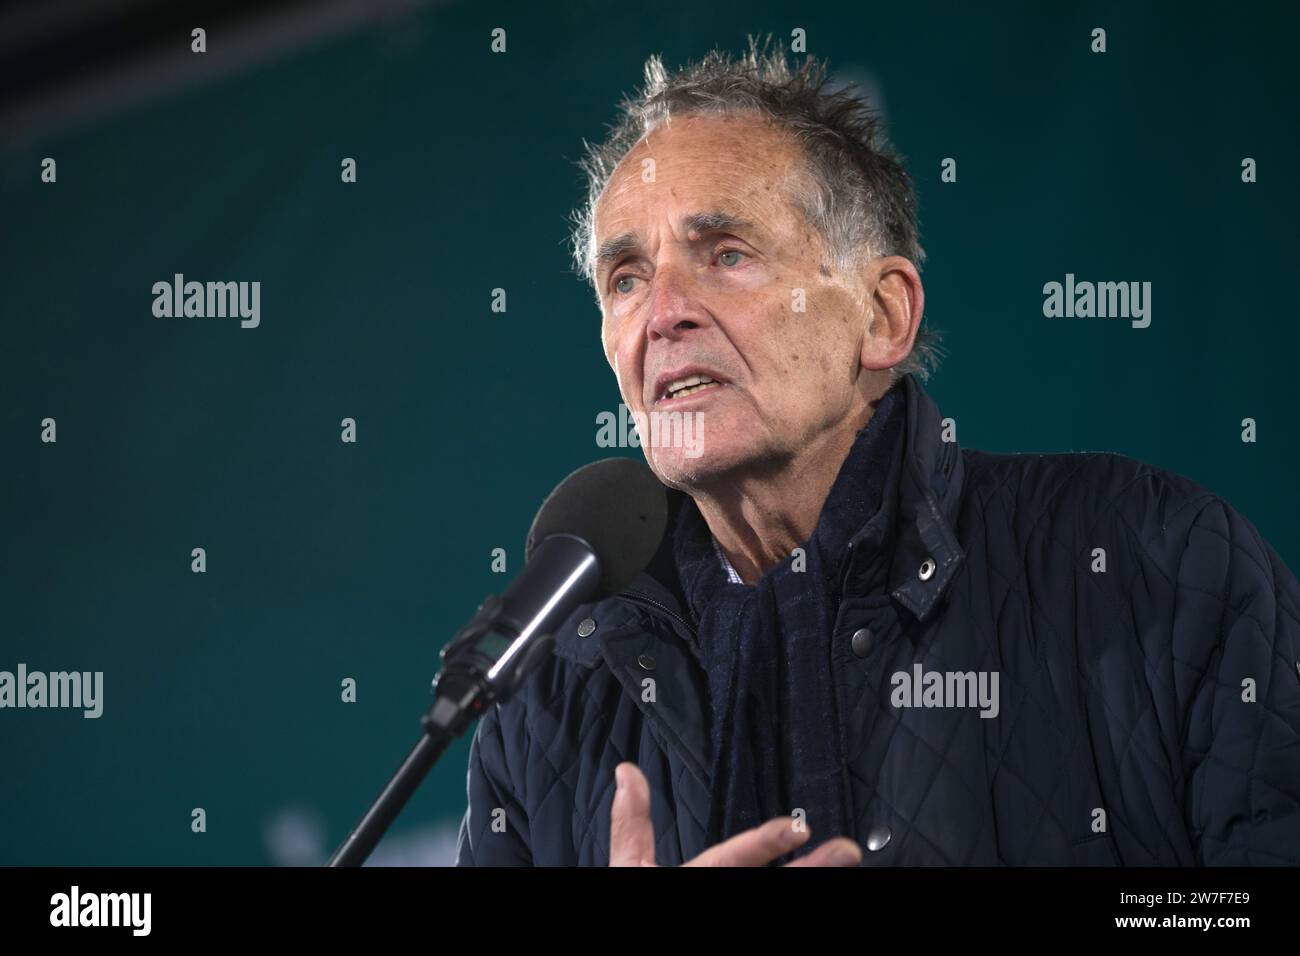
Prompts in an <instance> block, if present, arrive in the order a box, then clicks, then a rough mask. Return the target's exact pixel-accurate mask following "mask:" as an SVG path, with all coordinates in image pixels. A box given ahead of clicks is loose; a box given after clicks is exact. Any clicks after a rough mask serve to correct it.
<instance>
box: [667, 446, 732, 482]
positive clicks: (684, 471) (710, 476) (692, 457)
mask: <svg viewBox="0 0 1300 956" xmlns="http://www.w3.org/2000/svg"><path fill="white" fill-rule="evenodd" d="M647 451H648V452H651V453H652V454H653V457H651V454H647V455H646V461H647V462H648V463H649V465H650V470H651V471H653V472H654V473H655V475H656V476H657V477H658V478H659V480H660V481H662V482H663V483H664V484H665V485H667V486H668V487H670V488H676V489H677V490H678V491H686V492H689V491H690V490H691V489H692V488H698V487H700V486H702V485H704V484H707V483H708V482H710V481H712V480H715V479H717V478H718V477H720V476H722V475H724V474H726V473H727V472H729V471H731V470H733V469H734V468H736V467H737V466H739V465H741V464H743V462H742V461H740V460H733V459H734V458H735V457H736V456H733V455H728V454H725V453H723V450H722V449H703V450H700V449H687V448H656V449H647ZM696 451H702V453H700V454H696Z"/></svg>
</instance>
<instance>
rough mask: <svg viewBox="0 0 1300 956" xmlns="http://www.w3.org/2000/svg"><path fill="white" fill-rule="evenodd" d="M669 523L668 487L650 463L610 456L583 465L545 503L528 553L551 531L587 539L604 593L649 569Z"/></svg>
mask: <svg viewBox="0 0 1300 956" xmlns="http://www.w3.org/2000/svg"><path fill="white" fill-rule="evenodd" d="M667 524H668V496H667V491H666V489H665V488H664V486H663V484H662V483H661V482H660V481H659V479H658V478H656V477H655V474H654V472H652V471H651V470H650V468H649V467H648V466H647V465H646V464H645V462H643V461H639V460H636V459H633V458H605V459H602V460H601V461H594V462H592V463H591V464H589V465H583V466H582V467H581V468H579V469H578V470H577V471H575V472H574V473H573V474H571V475H569V477H567V478H565V479H564V480H563V481H562V482H560V483H559V484H558V485H556V487H555V490H554V491H552V492H551V493H550V495H548V496H547V498H546V500H545V501H544V502H542V507H541V508H540V509H539V510H538V512H537V517H536V518H534V519H533V526H532V527H531V528H529V529H528V540H527V542H526V543H525V546H524V558H525V560H527V559H528V558H531V557H532V554H533V550H534V549H535V548H536V547H537V546H538V545H539V544H541V543H542V541H543V540H544V539H545V538H546V537H547V536H549V535H553V534H571V535H575V536H577V537H579V538H582V539H583V540H584V541H586V542H587V543H588V544H589V545H591V548H592V550H593V551H595V552H596V555H597V557H599V558H600V567H601V577H600V587H601V597H605V596H608V595H610V594H616V593H618V592H619V591H621V590H623V588H625V587H627V586H628V585H629V584H631V583H632V579H633V578H635V577H636V576H637V575H638V574H640V573H641V572H642V571H643V570H645V568H646V566H647V565H648V564H649V563H650V559H651V558H653V557H654V555H655V551H657V550H658V548H659V544H660V542H661V541H662V540H663V536H664V529H665V527H666V526H667Z"/></svg>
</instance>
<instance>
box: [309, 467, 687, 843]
mask: <svg viewBox="0 0 1300 956" xmlns="http://www.w3.org/2000/svg"><path fill="white" fill-rule="evenodd" d="M667 523H668V498H667V494H666V492H665V489H664V486H663V484H661V483H660V481H659V479H658V478H656V477H655V476H654V473H653V472H652V471H651V470H650V469H649V468H648V467H647V466H646V465H645V463H644V462H641V461H637V460H634V459H631V458H607V459H604V460H602V461H597V462H592V463H591V464H590V465H585V466H583V467H582V468H579V469H578V470H577V471H575V472H573V473H572V474H571V475H569V477H567V478H565V479H564V481H562V482H560V483H559V485H557V486H556V488H555V490H554V491H552V492H551V493H550V495H549V496H547V498H546V501H544V502H543V503H542V507H541V509H540V510H539V511H538V512H537V517H536V518H534V519H533V525H532V527H531V528H530V529H529V531H528V537H527V540H526V541H525V545H524V561H525V564H524V568H523V570H522V571H520V572H519V576H518V577H516V578H515V580H514V581H512V582H511V583H510V585H509V586H508V587H507V588H506V590H505V592H504V593H503V594H501V595H499V596H498V595H493V596H491V597H488V598H487V599H486V600H485V601H484V602H483V603H482V604H480V605H479V608H478V611H477V612H476V613H475V615H474V617H473V619H472V620H470V622H469V623H468V624H466V625H465V626H464V627H463V628H461V629H460V630H459V631H458V632H457V633H456V635H455V636H454V637H453V638H452V639H451V641H450V642H449V643H448V644H447V646H446V647H444V648H443V649H442V652H441V655H440V656H441V658H442V668H441V669H440V670H439V672H438V675H437V676H436V677H435V678H434V679H433V692H434V702H433V706H432V707H431V708H430V709H429V711H428V713H426V714H425V715H424V718H423V720H422V721H421V723H422V725H423V727H424V734H423V735H422V736H421V738H420V741H419V743H417V744H416V745H415V748H414V749H413V750H412V751H411V753H410V755H409V756H408V757H407V758H406V760H405V761H404V762H403V764H402V766H401V767H399V768H398V771H397V773H396V774H394V775H393V778H392V779H391V780H390V781H389V782H388V786H386V787H385V788H384V790H383V792H382V793H381V794H380V795H379V797H378V799H376V800H375V802H374V804H373V805H372V806H371V807H370V810H369V811H368V812H367V813H366V815H365V816H364V817H362V819H361V822H360V823H358V824H357V825H356V827H354V828H353V830H352V833H351V834H350V835H349V836H348V838H347V840H345V841H344V842H343V844H342V845H341V846H340V847H339V848H338V850H336V851H335V853H334V856H333V857H331V858H330V861H329V863H328V864H327V865H328V866H332V867H334V866H359V865H360V864H361V863H363V862H365V859H366V857H368V856H369V855H370V851H371V850H373V849H374V847H375V844H376V843H378V842H379V839H380V837H382V836H383V834H384V832H385V831H386V830H387V829H388V827H389V826H390V825H391V824H392V822H393V820H395V819H396V818H397V815H398V813H400V812H401V809H402V807H403V806H405V805H406V802H407V800H409V799H410V797H411V794H412V793H414V792H415V790H416V788H417V787H418V786H419V785H420V781H421V780H423V779H424V776H425V775H426V774H427V773H428V772H429V769H430V768H431V767H432V766H433V765H434V763H435V762H436V761H437V759H438V757H440V756H441V755H442V753H443V751H444V750H446V748H447V745H448V744H449V743H450V742H451V741H452V740H454V739H455V738H456V737H458V736H460V734H462V733H464V731H465V730H466V729H467V728H468V727H469V726H470V724H472V723H473V722H474V720H476V719H477V718H478V717H479V716H480V715H482V714H483V712H484V711H486V710H487V708H488V707H490V706H492V705H493V704H495V703H499V702H500V701H503V700H506V699H507V698H509V697H510V695H511V694H513V693H514V692H515V691H516V690H517V689H518V688H519V686H520V684H522V683H523V680H524V678H525V677H527V676H528V674H529V673H531V672H532V670H533V669H534V668H535V667H536V666H537V665H538V664H539V663H541V662H542V661H543V660H544V659H545V658H546V657H547V656H548V655H549V654H550V652H551V648H552V647H553V646H554V636H555V634H554V632H555V628H556V627H558V626H559V625H560V624H561V623H562V622H563V621H564V619H565V618H567V617H568V616H569V615H570V614H572V613H573V611H574V609H575V608H577V607H578V606H579V605H581V604H583V603H585V602H587V601H590V600H595V599H600V598H604V597H607V596H609V595H611V594H617V593H618V592H619V591H621V590H623V588H625V587H627V585H628V584H630V583H631V582H632V579H633V578H635V577H636V576H637V575H638V574H640V573H641V571H643V570H644V569H645V568H646V566H647V565H649V564H650V561H651V559H652V558H653V557H654V554H655V551H656V550H658V548H659V544H660V542H661V541H662V539H663V535H664V529H665V527H666V526H667Z"/></svg>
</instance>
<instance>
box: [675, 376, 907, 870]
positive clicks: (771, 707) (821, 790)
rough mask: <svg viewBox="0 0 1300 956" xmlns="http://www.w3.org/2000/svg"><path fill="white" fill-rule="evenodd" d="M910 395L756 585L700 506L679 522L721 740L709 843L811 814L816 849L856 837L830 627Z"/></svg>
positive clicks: (880, 412) (887, 415) (866, 437)
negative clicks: (853, 543) (727, 561)
mask: <svg viewBox="0 0 1300 956" xmlns="http://www.w3.org/2000/svg"><path fill="white" fill-rule="evenodd" d="M902 404H903V399H902V396H901V395H900V394H899V393H898V392H897V391H890V392H888V393H886V395H885V396H884V398H882V399H881V401H880V403H879V404H878V406H877V408H876V412H875V414H873V415H872V417H871V420H870V421H869V422H868V423H867V425H866V426H865V427H864V428H862V429H861V430H860V431H859V432H858V434H857V437H856V438H855V440H854V443H853V446H852V447H851V449H850V451H849V453H848V456H847V457H846V458H845V461H844V464H843V465H842V467H841V469H840V473H839V475H838V477H837V478H836V480H835V483H834V484H833V485H832V487H831V490H830V494H829V495H828V496H827V499H826V502H825V504H824V505H823V507H822V512H821V515H820V517H819V519H818V523H817V527H816V530H815V531H814V532H813V535H812V538H811V539H810V540H809V541H808V542H807V543H806V544H805V545H804V546H803V548H804V551H805V554H806V562H807V566H806V568H804V569H803V570H796V567H797V564H796V562H795V561H793V560H791V559H786V560H784V561H781V562H780V563H778V564H777V565H776V566H775V567H773V568H771V569H770V570H768V571H767V573H766V574H764V575H763V577H762V579H761V580H760V581H759V582H758V583H757V584H756V585H752V586H751V585H745V584H734V583H731V582H730V581H729V580H728V575H727V572H726V570H725V569H724V567H723V565H722V562H721V561H720V560H719V555H718V552H717V551H716V550H715V547H714V540H713V537H712V534H711V533H710V531H709V528H708V525H707V524H706V523H705V521H704V518H703V516H701V514H700V512H699V509H698V508H697V507H696V506H695V503H694V502H693V501H690V500H687V502H686V503H685V505H684V506H683V507H682V509H681V512H680V513H679V515H678V519H677V525H676V531H675V544H674V557H675V559H676V562H677V570H678V575H679V577H680V579H681V583H682V590H683V593H684V594H685V596H686V598H687V602H688V604H689V606H690V611H691V614H692V616H693V617H694V619H695V624H696V628H697V632H698V637H699V646H698V647H697V648H696V650H697V652H698V653H699V657H700V660H701V663H703V664H704V667H705V670H706V671H707V673H708V681H709V695H710V698H711V712H712V725H711V728H710V735H711V737H712V741H713V803H712V807H711V812H710V817H709V845H710V846H712V845H714V844H716V843H718V842H720V841H722V840H725V839H727V838H729V837H732V836H735V835H736V834H737V833H740V832H742V831H744V830H748V829H750V828H751V827H756V826H759V825H760V824H762V823H765V822H766V821H768V820H770V819H771V818H772V817H776V816H785V815H790V814H792V813H793V812H794V810H795V809H796V808H802V809H803V810H804V811H805V813H806V817H805V819H806V821H807V825H808V827H809V829H810V830H811V831H812V835H811V838H810V839H809V840H808V842H807V843H806V844H805V845H804V846H803V847H800V848H799V850H797V851H796V852H795V853H794V854H788V855H787V856H785V857H782V858H781V859H780V860H778V861H776V862H778V863H780V862H785V861H787V860H789V859H793V858H794V857H796V856H801V855H803V854H804V853H807V852H810V851H811V850H812V849H814V848H815V847H816V846H818V845H819V844H821V843H823V842H825V841H826V840H827V839H830V838H831V837H834V836H844V835H850V836H851V835H852V831H851V829H850V826H849V819H848V817H849V812H850V811H849V808H848V784H847V781H846V780H845V779H844V771H843V768H842V765H841V759H840V739H839V733H840V722H839V715H838V713H837V709H838V708H837V704H836V699H835V696H836V695H835V688H834V684H833V682H832V675H831V663H830V661H831V631H832V629H833V627H834V623H835V616H836V612H837V609H838V606H839V602H840V598H841V595H840V586H841V578H842V575H843V571H844V566H843V565H844V561H845V560H846V559H847V557H848V555H847V554H846V553H845V552H846V546H847V544H848V542H849V540H850V539H851V538H852V537H853V536H854V535H855V534H856V533H857V532H858V531H859V530H861V528H862V526H863V525H865V524H866V523H867V521H868V520H870V519H871V518H872V517H873V516H874V515H875V514H876V512H877V511H878V510H879V508H880V504H881V495H882V489H883V486H884V483H885V476H886V475H887V473H888V470H889V469H888V462H889V461H890V459H891V457H892V456H893V455H894V454H897V453H899V452H898V446H899V444H900V442H899V439H900V437H901V435H902V426H903V421H902V419H903V418H904V417H905V412H904V410H903V408H902V407H901V406H902Z"/></svg>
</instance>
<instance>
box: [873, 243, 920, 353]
mask: <svg viewBox="0 0 1300 956" xmlns="http://www.w3.org/2000/svg"><path fill="white" fill-rule="evenodd" d="M871 270H872V277H871V280H870V281H871V289H872V292H871V295H870V297H869V299H868V302H869V305H870V309H871V311H870V312H868V313H867V327H866V330H865V331H864V333H863V336H862V367H863V368H867V369H872V370H875V371H881V370H884V369H888V368H893V367H894V366H895V365H897V364H898V363H899V362H901V361H903V359H905V358H907V355H908V353H909V352H911V351H912V343H913V342H914V341H915V339H916V333H917V331H918V330H919V329H920V328H921V316H922V315H923V314H924V312H925V289H924V288H923V287H922V285H921V275H920V273H918V272H917V271H916V266H914V265H912V263H911V261H910V260H908V259H904V258H903V257H902V256H885V257H884V258H882V259H877V260H875V261H874V262H873V263H872V264H871Z"/></svg>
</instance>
